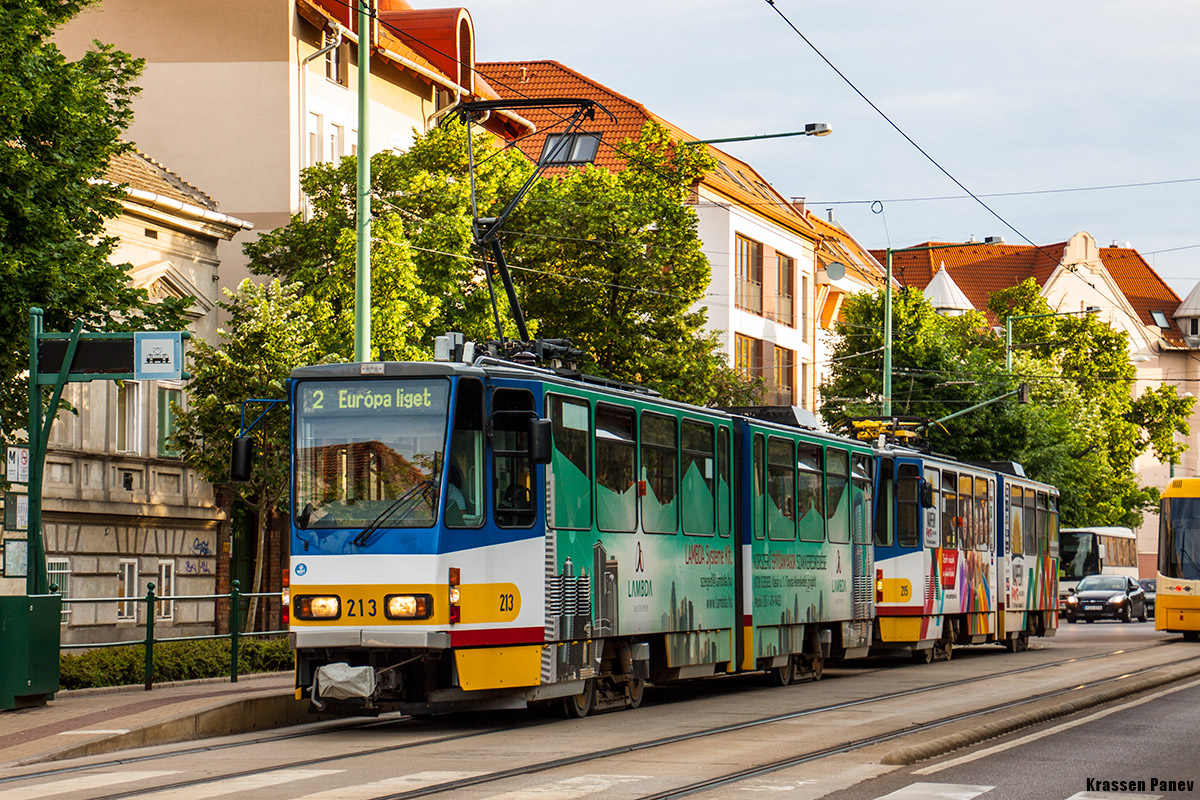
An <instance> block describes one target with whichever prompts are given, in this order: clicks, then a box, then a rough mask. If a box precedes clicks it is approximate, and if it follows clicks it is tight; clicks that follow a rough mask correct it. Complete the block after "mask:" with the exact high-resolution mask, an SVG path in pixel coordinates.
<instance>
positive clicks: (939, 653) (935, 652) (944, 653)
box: [932, 639, 954, 661]
mask: <svg viewBox="0 0 1200 800" xmlns="http://www.w3.org/2000/svg"><path fill="white" fill-rule="evenodd" d="M953 655H954V642H952V641H950V640H949V639H938V640H937V641H936V642H934V643H933V648H932V658H933V660H935V661H949V660H950V659H951V657H952V656H953Z"/></svg>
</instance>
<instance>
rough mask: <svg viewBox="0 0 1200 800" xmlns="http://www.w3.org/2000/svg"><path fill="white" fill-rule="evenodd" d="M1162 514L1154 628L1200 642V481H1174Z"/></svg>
mask: <svg viewBox="0 0 1200 800" xmlns="http://www.w3.org/2000/svg"><path fill="white" fill-rule="evenodd" d="M1158 513H1159V516H1158V581H1157V587H1158V597H1157V598H1156V599H1155V601H1154V629H1155V630H1160V631H1170V632H1172V633H1182V634H1183V638H1184V639H1186V640H1187V641H1189V642H1195V641H1200V478H1172V479H1171V482H1170V483H1169V484H1168V485H1167V488H1166V491H1164V492H1163V493H1162V500H1161V505H1160V507H1159V512H1158Z"/></svg>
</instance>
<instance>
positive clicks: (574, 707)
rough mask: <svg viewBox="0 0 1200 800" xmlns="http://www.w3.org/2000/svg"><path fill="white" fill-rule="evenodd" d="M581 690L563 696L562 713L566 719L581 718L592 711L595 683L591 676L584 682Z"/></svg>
mask: <svg viewBox="0 0 1200 800" xmlns="http://www.w3.org/2000/svg"><path fill="white" fill-rule="evenodd" d="M583 687H584V688H583V691H582V692H580V693H579V694H575V695H571V696H570V697H564V698H563V715H564V716H566V718H567V719H583V718H584V717H586V716H587V715H588V714H590V713H591V712H592V706H594V705H595V704H596V683H595V681H593V680H592V679H591V678H588V679H587V681H585V682H584V685H583Z"/></svg>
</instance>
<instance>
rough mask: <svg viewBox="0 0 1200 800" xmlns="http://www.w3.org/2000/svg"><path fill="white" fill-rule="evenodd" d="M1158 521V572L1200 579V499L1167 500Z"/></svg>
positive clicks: (1164, 501) (1173, 498)
mask: <svg viewBox="0 0 1200 800" xmlns="http://www.w3.org/2000/svg"><path fill="white" fill-rule="evenodd" d="M1158 519H1159V522H1158V525H1159V533H1158V540H1159V541H1158V571H1159V572H1161V573H1162V574H1163V575H1165V576H1167V577H1168V578H1177V579H1179V580H1188V581H1194V580H1200V498H1196V497H1164V498H1163V500H1162V510H1161V512H1160V513H1159V518H1158Z"/></svg>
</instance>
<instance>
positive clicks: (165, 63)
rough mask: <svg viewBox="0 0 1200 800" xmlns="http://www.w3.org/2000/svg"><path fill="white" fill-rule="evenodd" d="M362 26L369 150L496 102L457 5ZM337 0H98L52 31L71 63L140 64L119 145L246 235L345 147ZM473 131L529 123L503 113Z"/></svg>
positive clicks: (348, 79)
mask: <svg viewBox="0 0 1200 800" xmlns="http://www.w3.org/2000/svg"><path fill="white" fill-rule="evenodd" d="M375 5H376V7H377V9H378V20H377V21H376V22H375V23H374V24H373V26H372V28H371V30H370V37H369V40H370V42H371V45H372V50H371V59H370V63H371V81H370V92H369V94H370V106H369V120H370V131H369V133H370V137H369V141H370V149H371V151H372V152H379V151H382V150H403V149H405V148H407V147H408V146H409V144H410V143H411V142H412V139H413V132H414V130H415V131H418V132H424V131H426V130H428V129H429V128H430V127H431V126H433V125H435V124H436V123H437V121H438V120H439V119H440V117H441V116H442V115H443V114H444V112H445V111H446V109H447V108H448V107H450V106H451V105H452V104H453V103H455V102H457V101H458V99H460V98H462V99H495V98H496V94H495V93H494V92H493V91H492V90H491V88H490V87H488V86H487V85H486V83H485V82H484V81H483V80H482V79H480V78H478V77H476V76H475V73H474V70H473V66H474V60H475V31H474V27H473V24H472V22H471V17H470V14H468V13H467V11H466V10H465V9H461V8H453V9H443V10H436V11H419V10H413V9H412V8H411V7H410V6H409V5H408V4H407V3H406V2H403V0H378V2H377V3H375ZM353 6H354V4H353V3H347V2H344V0H255V2H252V3H246V2H237V1H236V0H187V2H175V1H174V0H172V1H171V2H150V1H149V0H102V2H99V3H97V4H96V5H95V6H92V7H90V8H88V9H85V10H84V11H83V12H82V13H81V14H79V16H78V17H76V18H75V19H74V20H73V21H72V22H71V23H70V24H68V25H67V26H66V27H65V28H64V29H63V30H62V31H61V32H60V33H59V35H58V36H57V37H56V41H57V43H58V45H59V47H60V48H62V50H63V51H64V53H66V54H67V56H68V57H69V58H76V57H78V55H79V54H80V53H81V52H83V50H84V49H86V48H87V47H88V46H90V44H91V42H92V40H94V39H98V40H100V41H102V42H111V43H112V44H114V45H116V46H117V47H118V48H120V49H122V50H125V51H127V52H129V53H131V54H133V55H135V56H137V57H140V58H144V59H145V60H146V67H145V71H144V72H143V74H142V76H141V78H140V79H139V80H138V84H139V86H141V88H142V91H141V94H140V95H138V97H137V98H136V100H135V101H134V121H133V124H132V125H131V126H130V128H129V130H128V132H127V138H129V139H131V140H132V141H134V142H135V143H136V144H137V146H138V147H139V148H141V149H142V150H144V151H145V152H149V153H154V154H155V156H156V157H157V158H161V159H162V160H163V161H164V162H165V163H168V164H170V165H171V166H172V168H174V169H177V170H179V171H180V172H181V173H182V174H185V175H187V176H188V178H189V179H191V180H194V181H195V182H196V183H197V184H198V185H200V186H204V187H205V188H206V189H207V190H208V191H211V192H212V193H213V194H214V196H216V197H220V198H221V202H222V204H223V207H224V208H225V209H227V210H228V212H229V213H230V214H232V215H234V216H237V217H238V218H240V219H244V220H247V221H249V222H251V223H253V225H254V227H255V229H256V230H259V231H268V230H272V229H274V228H277V227H279V226H281V225H285V224H287V222H288V221H289V220H290V219H291V217H292V215H293V214H297V213H300V212H301V211H302V210H303V205H302V198H301V197H300V186H299V173H300V169H301V168H302V167H305V166H310V165H312V164H316V163H318V162H323V161H336V160H337V159H339V158H341V157H342V156H346V155H353V154H355V153H356V152H357V142H358V128H359V125H358V90H357V87H358V66H357V65H358V55H357V51H358V38H359V37H358V32H357V16H356V15H351V14H350V13H349V9H350V8H352V7H353ZM483 125H484V127H485V128H487V129H489V130H491V131H492V132H494V133H497V134H498V135H501V136H507V137H512V136H514V135H517V134H520V133H526V132H528V131H529V130H530V129H531V128H530V126H529V125H528V123H526V122H525V121H524V120H523V119H521V117H519V116H518V115H516V114H512V113H507V112H504V113H495V114H493V115H491V117H489V119H488V120H487V121H486V122H484V123H483ZM248 235H250V234H245V233H244V234H242V235H240V236H238V237H235V239H234V240H233V241H232V242H231V243H229V244H228V245H225V246H223V247H222V249H221V253H220V255H221V261H222V270H223V272H222V275H221V283H222V284H223V285H225V286H236V285H237V284H238V283H239V282H240V281H241V279H242V278H243V277H245V275H246V272H245V267H244V263H245V259H244V256H243V255H242V252H241V245H242V244H243V243H244V242H245V241H246V240H247V236H248Z"/></svg>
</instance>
